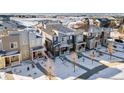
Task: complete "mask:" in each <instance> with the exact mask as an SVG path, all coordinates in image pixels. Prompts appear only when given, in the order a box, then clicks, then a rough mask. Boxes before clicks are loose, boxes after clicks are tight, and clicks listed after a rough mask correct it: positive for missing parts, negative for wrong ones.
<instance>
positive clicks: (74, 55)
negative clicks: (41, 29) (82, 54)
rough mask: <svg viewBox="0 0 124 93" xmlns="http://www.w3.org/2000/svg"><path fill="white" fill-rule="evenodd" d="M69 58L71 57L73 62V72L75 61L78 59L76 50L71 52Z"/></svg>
mask: <svg viewBox="0 0 124 93" xmlns="http://www.w3.org/2000/svg"><path fill="white" fill-rule="evenodd" d="M71 59H72V61H73V64H74V72H75V68H76V62H77V59H78V56H77V53H76V52H72V54H71Z"/></svg>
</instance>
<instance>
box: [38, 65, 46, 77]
mask: <svg viewBox="0 0 124 93" xmlns="http://www.w3.org/2000/svg"><path fill="white" fill-rule="evenodd" d="M36 66H37V68H38V69H39V70H40V71H41V72H43V73H44V74H45V75H48V72H47V70H46V69H45V68H43V67H42V66H41V65H40V63H36Z"/></svg>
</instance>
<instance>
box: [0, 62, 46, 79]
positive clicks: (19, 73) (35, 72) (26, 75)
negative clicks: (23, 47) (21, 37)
mask: <svg viewBox="0 0 124 93" xmlns="http://www.w3.org/2000/svg"><path fill="white" fill-rule="evenodd" d="M27 68H28V70H27ZM8 71H11V72H12V73H13V74H12V76H13V78H14V79H15V80H31V79H36V80H37V79H39V78H40V79H47V76H45V75H44V73H43V72H41V71H40V70H39V69H38V68H37V67H36V66H35V67H32V64H30V63H22V64H21V65H20V66H16V67H12V68H11V69H7V70H2V71H0V76H1V77H2V79H5V74H6V73H8Z"/></svg>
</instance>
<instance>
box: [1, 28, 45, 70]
mask: <svg viewBox="0 0 124 93" xmlns="http://www.w3.org/2000/svg"><path fill="white" fill-rule="evenodd" d="M0 43H1V44H0V45H1V46H0V48H1V49H0V68H6V67H10V66H15V65H18V64H20V63H21V62H22V61H24V60H29V59H30V60H34V59H36V58H40V57H43V52H44V50H45V48H44V47H43V44H42V36H41V35H40V34H38V33H37V32H36V31H35V30H34V29H31V28H30V29H24V30H21V31H17V32H10V33H9V34H8V36H4V37H1V39H0Z"/></svg>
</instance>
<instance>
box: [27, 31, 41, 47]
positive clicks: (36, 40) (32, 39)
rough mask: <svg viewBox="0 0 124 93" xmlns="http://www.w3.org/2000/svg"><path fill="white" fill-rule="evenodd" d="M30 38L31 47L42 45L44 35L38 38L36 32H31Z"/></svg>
mask: <svg viewBox="0 0 124 93" xmlns="http://www.w3.org/2000/svg"><path fill="white" fill-rule="evenodd" d="M29 39H30V47H31V48H32V47H37V46H41V45H42V37H41V38H36V35H35V34H34V33H30V34H29Z"/></svg>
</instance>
